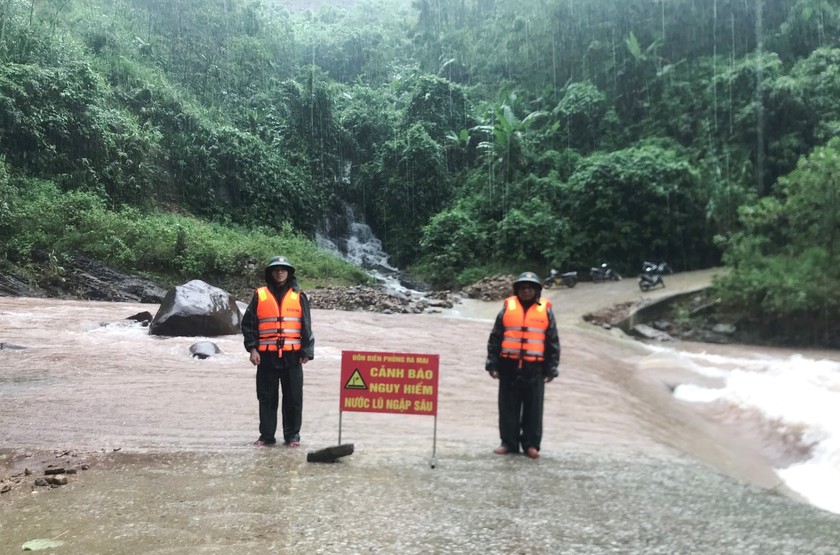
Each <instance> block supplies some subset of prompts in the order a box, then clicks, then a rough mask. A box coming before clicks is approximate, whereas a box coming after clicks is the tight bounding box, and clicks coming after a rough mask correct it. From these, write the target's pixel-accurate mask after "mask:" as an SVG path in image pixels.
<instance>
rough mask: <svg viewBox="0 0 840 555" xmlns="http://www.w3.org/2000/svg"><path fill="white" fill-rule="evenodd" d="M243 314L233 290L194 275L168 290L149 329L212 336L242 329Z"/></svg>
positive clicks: (180, 335) (178, 333)
mask: <svg viewBox="0 0 840 555" xmlns="http://www.w3.org/2000/svg"><path fill="white" fill-rule="evenodd" d="M241 321H242V314H241V313H240V312H239V307H238V306H236V302H235V301H234V300H233V299H232V298H231V295H230V293H228V292H226V291H223V290H221V289H219V288H218V287H213V286H212V285H210V284H208V283H205V282H203V281H201V280H198V279H194V280H192V281H190V282H187V283H185V284H184V285H178V286H176V287H174V288H172V289H170V290H169V291H168V292H167V293H166V297H164V299H163V302H162V303H161V305H160V308H159V309H158V311H157V314H155V317H154V319H153V320H152V323H151V325H150V326H149V333H150V334H152V335H165V336H169V337H175V336H177V337H196V336H206V337H212V336H217V335H234V334H237V333H239V325H240V322H241Z"/></svg>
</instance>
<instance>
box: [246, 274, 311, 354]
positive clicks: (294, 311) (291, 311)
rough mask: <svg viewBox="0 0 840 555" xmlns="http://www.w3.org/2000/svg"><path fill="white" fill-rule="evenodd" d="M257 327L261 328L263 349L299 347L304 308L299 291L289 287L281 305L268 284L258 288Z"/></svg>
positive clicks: (259, 348) (275, 349)
mask: <svg viewBox="0 0 840 555" xmlns="http://www.w3.org/2000/svg"><path fill="white" fill-rule="evenodd" d="M257 297H258V302H257V329H258V330H259V332H260V337H259V346H258V347H257V349H258V350H260V351H263V352H265V351H277V350H278V347H279V348H280V349H282V350H283V351H299V350H300V348H301V324H302V318H303V310H302V309H301V307H300V295H299V294H298V293H297V292H296V291H293V290H292V289H289V290H288V291H287V292H286V294H285V295H283V300H282V301H280V306H278V305H277V299H275V298H274V295H272V294H271V291H269V290H268V287H260V288H259V289H257Z"/></svg>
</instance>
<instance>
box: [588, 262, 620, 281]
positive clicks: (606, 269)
mask: <svg viewBox="0 0 840 555" xmlns="http://www.w3.org/2000/svg"><path fill="white" fill-rule="evenodd" d="M589 275H590V276H592V281H595V282H598V281H607V280H609V279H611V280H614V281H620V280H621V276H620V275H619V273H618V272H616V271H615V270H613V269H612V268H610V265H609V264H607V263H606V262H603V263H602V264H601V265H600V266H593V267H592V268H590V269H589Z"/></svg>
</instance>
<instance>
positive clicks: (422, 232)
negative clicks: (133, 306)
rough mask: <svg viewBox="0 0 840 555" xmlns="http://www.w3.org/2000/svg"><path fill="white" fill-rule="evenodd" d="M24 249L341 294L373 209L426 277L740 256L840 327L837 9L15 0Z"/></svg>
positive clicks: (4, 169) (780, 295)
mask: <svg viewBox="0 0 840 555" xmlns="http://www.w3.org/2000/svg"><path fill="white" fill-rule="evenodd" d="M0 64H1V65H0V241H2V251H1V252H0V261H2V262H3V263H4V264H14V265H16V266H19V267H26V266H27V265H30V264H35V263H36V262H38V261H41V262H43V260H46V261H47V263H48V264H50V265H52V267H54V268H55V271H57V272H60V267H61V257H62V256H65V255H67V253H71V252H80V253H84V254H86V255H89V256H93V257H95V258H98V259H100V260H102V261H104V262H107V263H109V264H112V265H114V266H116V267H119V268H121V269H125V270H129V271H142V272H146V273H148V274H151V275H158V276H171V277H172V278H181V277H190V278H192V277H203V278H205V279H208V280H210V281H212V280H214V279H215V280H217V281H218V280H221V279H222V278H223V277H226V276H232V275H238V274H242V273H244V272H246V271H248V270H246V268H247V267H248V265H247V264H246V263H245V262H246V261H249V260H261V259H267V257H268V256H269V255H270V254H274V253H276V252H277V251H278V250H282V251H283V252H285V253H287V254H289V255H290V256H293V257H297V259H299V260H300V263H299V265H300V266H302V267H303V268H304V269H305V273H306V274H308V275H309V276H312V277H311V278H310V279H312V280H313V283H316V284H322V283H323V284H326V283H348V282H353V281H358V280H361V279H364V278H363V274H362V273H361V272H359V271H357V270H356V269H354V268H348V267H347V265H345V264H342V263H341V262H340V261H337V260H336V259H335V257H333V256H332V255H331V254H330V253H328V252H326V251H323V250H322V249H319V248H317V247H316V246H315V243H314V242H313V239H314V237H315V234H316V233H321V234H340V233H341V231H342V226H345V225H346V221H345V220H344V218H343V216H344V215H345V214H346V213H347V211H348V207H349V209H350V210H352V211H353V213H354V214H355V215H356V217H357V218H359V219H362V220H364V221H365V222H366V223H367V224H369V225H370V226H371V228H372V229H373V230H374V232H375V233H376V234H377V236H378V237H379V238H380V239H381V240H382V241H383V243H384V245H385V248H386V250H387V251H388V253H389V254H390V255H391V257H392V261H393V262H394V263H395V264H396V265H397V266H399V267H400V268H403V269H406V270H409V271H411V272H412V273H414V274H416V275H418V276H420V277H422V278H424V279H426V280H428V281H430V282H432V283H434V284H436V285H438V286H446V287H451V286H458V285H463V284H466V283H469V282H471V281H473V280H475V279H477V278H479V277H482V276H484V275H486V274H488V273H491V272H497V271H506V272H516V271H519V270H520V269H522V268H524V267H529V268H533V269H535V270H537V271H545V270H546V269H547V268H548V267H560V268H562V269H577V270H586V269H588V268H589V267H590V266H592V265H595V264H597V263H598V262H601V261H604V260H606V261H609V262H611V263H612V265H613V266H614V267H616V268H617V269H619V270H620V271H623V272H629V273H635V272H636V271H637V270H638V267H639V265H640V263H641V262H642V261H643V260H651V259H665V260H668V261H669V262H670V263H671V265H672V266H674V267H675V268H677V269H679V270H689V269H695V268H701V267H708V266H711V265H716V264H720V263H724V264H726V265H727V266H728V267H730V269H731V271H730V272H728V274H727V277H726V278H725V279H723V280H721V281H720V282H719V283H718V284H717V288H718V292H719V293H720V296H721V298H722V299H723V300H724V302H726V303H728V305H729V306H731V307H732V308H733V309H735V310H743V311H748V312H750V313H751V314H752V315H753V317H755V318H757V319H762V318H765V319H766V318H770V319H774V320H777V321H783V322H786V326H789V327H790V328H791V329H803V330H807V332H808V333H809V334H811V337H812V339H813V340H814V341H815V342H817V343H820V342H824V341H825V340H826V338H827V337H828V336H829V335H831V334H834V333H835V332H833V331H832V330H833V329H834V328H836V327H837V325H836V324H837V323H838V321H840V270H838V264H837V261H838V250H840V235H839V234H840V207H839V206H838V203H839V202H840V198H839V196H838V195H840V171H838V170H840V163H838V156H840V138H838V135H840V100H838V99H840V5H838V3H837V2H835V1H833V0H622V1H621V2H617V1H615V0H526V1H512V0H507V1H504V0H412V1H408V0H402V1H400V0H360V1H356V2H353V1H350V0H345V1H343V2H326V1H321V2H304V1H300V0H299V1H287V2H283V1H281V0H180V1H176V2H173V1H169V0H167V1H163V0H41V1H39V2H36V1H35V0H0Z"/></svg>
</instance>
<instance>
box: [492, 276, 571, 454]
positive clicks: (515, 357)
mask: <svg viewBox="0 0 840 555" xmlns="http://www.w3.org/2000/svg"><path fill="white" fill-rule="evenodd" d="M513 292H514V295H513V296H512V297H508V298H507V299H505V304H504V306H503V307H502V310H501V311H500V312H499V315H498V316H497V317H496V323H495V324H494V326H493V331H491V332H490V339H489V340H488V341H487V363H486V364H485V369H486V370H487V371H488V372H489V373H490V376H491V377H493V379H498V380H499V435H500V436H501V439H502V444H501V445H500V446H499V447H497V448H496V449H495V450H494V453H496V454H499V455H507V454H508V453H518V452H519V448H520V446H521V447H522V451H523V452H524V453H525V454H526V455H527V456H528V457H530V458H532V459H538V458H539V457H540V441H541V440H542V418H543V397H544V394H545V384H546V383H548V382H550V381H551V380H553V379H554V378H556V377H557V375H558V372H557V367H558V366H559V365H560V337H559V336H558V334H557V323H556V321H555V320H554V313H553V312H552V311H551V303H550V302H549V301H548V300H547V299H543V298H541V297H540V293H541V292H542V282H541V281H540V279H539V277H537V275H536V274H535V273H533V272H524V273H522V274H520V275H519V277H518V278H517V280H516V281H515V282H513Z"/></svg>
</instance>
